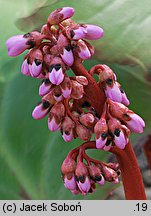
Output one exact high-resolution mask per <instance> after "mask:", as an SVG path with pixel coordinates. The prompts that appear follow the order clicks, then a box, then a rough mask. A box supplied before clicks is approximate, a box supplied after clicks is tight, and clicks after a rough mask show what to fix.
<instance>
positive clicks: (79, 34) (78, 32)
mask: <svg viewBox="0 0 151 216" xmlns="http://www.w3.org/2000/svg"><path fill="white" fill-rule="evenodd" d="M73 32H74V36H73V38H72V39H73V40H79V39H82V38H85V36H86V33H87V31H86V29H85V28H84V27H81V26H80V27H79V28H78V29H74V30H73Z"/></svg>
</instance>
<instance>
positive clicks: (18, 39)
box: [6, 35, 27, 56]
mask: <svg viewBox="0 0 151 216" xmlns="http://www.w3.org/2000/svg"><path fill="white" fill-rule="evenodd" d="M26 42H27V39H26V38H24V37H23V35H15V36H12V37H11V38H9V39H8V40H7V41H6V46H7V49H8V55H9V56H17V55H20V54H21V53H22V52H24V51H25V50H26V48H27V45H26Z"/></svg>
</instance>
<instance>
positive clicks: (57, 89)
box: [53, 86, 63, 102]
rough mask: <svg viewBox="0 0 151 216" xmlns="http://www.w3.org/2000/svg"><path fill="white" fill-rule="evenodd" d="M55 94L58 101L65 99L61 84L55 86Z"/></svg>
mask: <svg viewBox="0 0 151 216" xmlns="http://www.w3.org/2000/svg"><path fill="white" fill-rule="evenodd" d="M53 96H54V99H55V100H56V101H57V102H60V101H62V100H63V96H62V91H61V88H60V86H55V87H54V89H53Z"/></svg>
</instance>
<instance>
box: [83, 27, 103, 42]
mask: <svg viewBox="0 0 151 216" xmlns="http://www.w3.org/2000/svg"><path fill="white" fill-rule="evenodd" d="M86 30H87V33H86V36H85V39H87V40H98V39H99V38H102V37H103V36H104V31H103V29H102V28H100V27H99V26H96V25H86Z"/></svg>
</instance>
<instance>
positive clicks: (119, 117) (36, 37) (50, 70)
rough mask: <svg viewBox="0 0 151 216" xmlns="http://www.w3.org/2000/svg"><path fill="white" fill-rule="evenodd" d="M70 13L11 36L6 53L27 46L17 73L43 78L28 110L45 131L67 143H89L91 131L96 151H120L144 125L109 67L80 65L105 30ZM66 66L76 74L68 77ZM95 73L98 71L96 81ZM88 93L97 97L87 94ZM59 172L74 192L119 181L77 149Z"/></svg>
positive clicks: (112, 168)
mask: <svg viewBox="0 0 151 216" xmlns="http://www.w3.org/2000/svg"><path fill="white" fill-rule="evenodd" d="M73 14H74V9H73V8H71V7H63V8H59V9H57V10H55V11H53V12H52V13H51V14H50V15H49V17H48V20H47V23H46V24H45V25H43V26H42V28H41V31H40V32H37V31H33V32H30V33H27V34H24V35H15V36H13V37H11V38H9V39H8V40H7V41H6V46H7V48H8V54H9V56H12V57H13V56H18V55H20V54H21V53H23V52H24V51H25V50H28V52H27V53H26V55H25V57H24V61H23V63H22V67H21V72H22V74H23V75H26V76H31V77H33V78H38V79H42V83H41V85H40V87H39V96H40V97H41V101H40V103H39V104H38V105H37V106H36V107H35V109H34V110H33V112H32V117H33V118H34V119H37V120H38V119H42V118H44V117H45V116H48V128H49V130H50V131H58V130H59V131H60V132H61V134H62V137H63V139H64V140H65V141H66V142H70V141H71V140H72V139H73V138H80V139H82V140H84V141H90V140H91V135H92V134H93V135H94V137H95V142H94V143H95V148H96V149H102V150H105V151H110V149H111V147H113V146H116V147H118V148H120V149H124V148H125V147H126V145H127V143H128V142H129V135H130V132H131V131H132V132H135V133H142V132H143V128H144V127H145V123H144V121H143V119H142V118H141V117H140V116H138V115H137V114H135V113H134V112H133V111H132V110H130V109H128V108H127V106H128V105H129V103H130V102H129V100H128V98H127V96H126V94H125V92H124V90H123V89H122V87H121V85H120V84H119V83H118V81H117V77H116V75H115V73H114V72H113V71H112V70H111V68H109V67H108V66H107V65H101V64H99V65H95V66H94V67H92V68H91V69H90V70H89V71H87V70H85V69H83V68H84V67H83V66H82V63H83V61H84V60H87V59H89V58H90V57H91V56H92V55H93V54H94V47H93V46H92V45H91V44H90V43H89V42H88V41H87V40H97V39H100V38H102V37H103V35H104V31H103V29H102V28H100V27H98V26H96V25H90V24H79V23H76V22H75V21H73V20H72V19H71V17H72V16H73ZM75 68H76V69H75ZM69 70H73V72H74V74H75V76H70V72H69V73H67V71H69ZM83 70H84V72H83ZM94 74H97V75H98V79H99V81H98V82H97V83H96V81H95V80H94V79H93V75H94ZM96 89H98V91H97V92H99V93H100V95H101V93H103V94H102V95H103V96H104V98H105V103H104V102H103V103H102V108H104V109H103V113H101V114H100V113H99V114H98V113H97V112H99V111H98V107H100V106H98V107H97V108H96V107H95V106H96V104H95V103H94V100H95V99H97V97H95V90H96ZM88 90H89V91H90V92H89V93H90V94H89V95H88ZM91 92H93V95H92V97H93V96H94V97H95V99H94V98H91ZM100 99H101V97H100ZM102 101H104V99H103V100H102ZM96 103H97V102H96ZM98 104H99V105H100V104H101V102H100V101H99V103H98ZM96 110H97V111H96ZM100 110H101V112H102V109H101V107H100ZM82 148H83V147H82ZM93 148H94V146H93ZM88 149H90V146H89V147H88ZM81 151H82V154H81V153H80V152H81ZM69 155H70V154H69ZM78 155H79V157H78ZM77 158H79V159H78V160H77ZM83 158H84V160H85V161H87V164H85V162H83ZM62 173H63V180H64V184H65V187H66V188H68V189H69V190H71V192H72V193H74V194H77V193H79V192H80V193H82V194H87V193H88V192H93V191H95V188H96V186H95V183H97V184H100V185H103V184H104V182H105V181H110V182H113V183H118V173H119V167H118V166H117V165H116V164H105V163H103V162H100V161H96V160H94V159H91V158H89V157H88V156H87V155H86V154H85V152H84V150H79V149H78V151H76V153H75V154H73V155H72V156H71V157H69V156H67V158H66V159H65V161H64V163H63V165H62Z"/></svg>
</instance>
